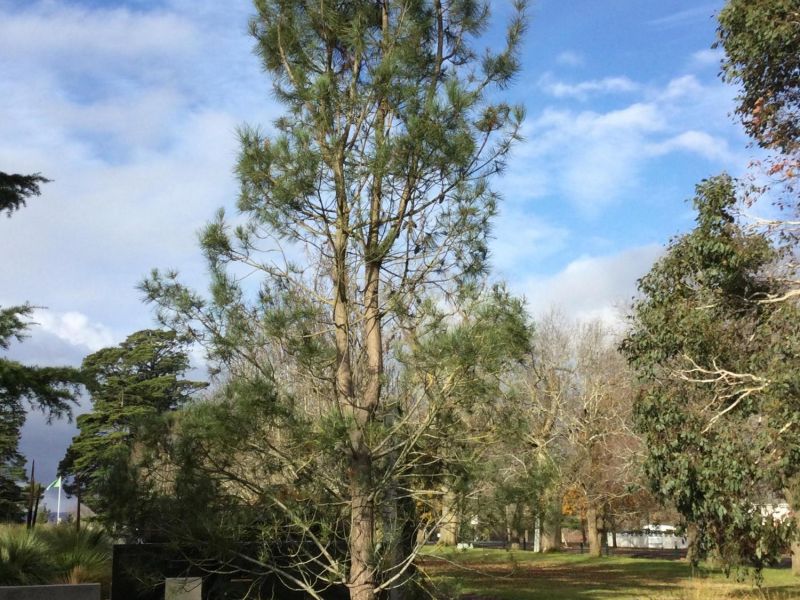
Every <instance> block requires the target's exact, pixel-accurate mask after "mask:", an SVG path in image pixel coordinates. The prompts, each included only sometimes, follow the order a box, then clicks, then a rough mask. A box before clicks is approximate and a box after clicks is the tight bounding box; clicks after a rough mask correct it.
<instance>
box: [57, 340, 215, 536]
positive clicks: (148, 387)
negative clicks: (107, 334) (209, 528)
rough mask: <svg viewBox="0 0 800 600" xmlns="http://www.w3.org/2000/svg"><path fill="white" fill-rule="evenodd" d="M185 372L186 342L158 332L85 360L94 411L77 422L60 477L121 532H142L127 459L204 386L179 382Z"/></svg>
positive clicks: (134, 476)
mask: <svg viewBox="0 0 800 600" xmlns="http://www.w3.org/2000/svg"><path fill="white" fill-rule="evenodd" d="M188 368H189V359H188V355H187V351H186V344H185V340H182V339H181V338H179V337H178V336H177V334H176V333H175V332H174V331H162V330H144V331H137V332H136V333H133V334H131V335H129V336H128V337H127V338H126V339H125V341H124V342H122V343H121V344H119V345H118V346H113V347H110V348H104V349H102V350H99V351H97V352H95V353H93V354H91V355H89V356H87V357H86V358H85V359H84V360H83V365H82V373H83V378H84V380H85V382H86V388H87V390H88V391H89V394H90V396H91V400H92V410H91V411H90V412H88V413H86V414H83V415H80V416H79V417H78V418H77V424H78V429H79V430H80V431H79V433H78V435H77V436H75V438H73V440H72V444H71V445H70V446H69V448H68V449H67V452H66V455H65V457H64V459H63V460H62V461H61V463H60V464H59V474H61V475H63V476H67V477H68V476H72V478H73V481H72V483H71V485H69V486H66V488H65V489H66V490H67V492H68V493H76V492H77V491H78V489H77V487H78V486H80V488H81V489H80V492H81V496H82V497H81V501H82V502H83V503H85V504H86V505H87V506H89V507H90V508H92V510H94V511H95V512H96V513H97V514H98V515H99V517H100V518H101V519H103V520H104V521H106V522H107V523H108V524H109V525H112V526H113V527H114V528H115V529H116V530H117V531H118V532H120V533H128V534H130V533H131V532H133V531H135V530H137V528H142V527H146V526H147V523H146V519H145V516H144V513H145V512H146V510H145V509H146V507H144V506H142V505H141V504H142V503H141V498H142V497H144V490H142V489H139V488H140V487H141V486H143V485H144V484H143V482H142V481H141V478H140V477H139V476H138V473H137V468H136V463H135V461H134V460H133V458H132V457H133V454H134V452H136V451H137V446H138V451H139V453H141V452H142V451H143V448H142V445H143V443H144V441H145V439H147V438H148V437H153V436H154V434H155V430H161V431H162V432H163V431H164V429H165V427H166V425H165V423H164V422H163V417H164V416H165V415H166V414H167V413H169V412H171V411H175V410H176V409H178V408H179V407H181V406H183V405H184V404H185V403H186V402H187V401H188V400H189V398H190V396H191V394H192V393H193V392H195V391H196V390H198V389H201V388H203V387H205V384H204V383H200V382H195V381H188V380H185V379H182V375H183V374H184V372H185V371H186V370H187V369H188ZM143 521H145V522H143Z"/></svg>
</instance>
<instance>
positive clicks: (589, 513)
mask: <svg viewBox="0 0 800 600" xmlns="http://www.w3.org/2000/svg"><path fill="white" fill-rule="evenodd" d="M597 520H598V516H597V507H596V506H593V505H589V507H588V508H587V509H586V528H587V530H588V531H587V534H588V538H589V554H590V555H591V556H595V557H599V556H601V555H602V553H603V548H602V546H601V543H600V542H601V540H600V529H599V528H598V526H597Z"/></svg>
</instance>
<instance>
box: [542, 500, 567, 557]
mask: <svg viewBox="0 0 800 600" xmlns="http://www.w3.org/2000/svg"><path fill="white" fill-rule="evenodd" d="M561 504H562V498H561V496H558V497H557V498H555V499H554V500H553V502H551V504H550V506H548V507H547V510H545V514H544V518H543V519H542V530H541V535H540V539H541V547H542V552H555V551H558V550H561V519H562V515H561Z"/></svg>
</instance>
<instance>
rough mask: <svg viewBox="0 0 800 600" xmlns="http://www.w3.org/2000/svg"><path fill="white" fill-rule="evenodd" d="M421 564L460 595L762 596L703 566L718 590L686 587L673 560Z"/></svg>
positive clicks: (474, 598)
mask: <svg viewBox="0 0 800 600" xmlns="http://www.w3.org/2000/svg"><path fill="white" fill-rule="evenodd" d="M532 557H535V558H532ZM421 566H422V568H423V569H424V570H425V571H426V572H427V573H428V574H429V575H431V576H432V577H433V580H434V581H435V582H436V583H437V584H438V585H439V586H440V587H441V588H442V589H443V590H446V591H447V595H449V596H451V597H460V598H462V600H545V599H548V600H589V599H593V600H601V599H603V600H605V599H611V598H641V599H644V600H650V599H653V600H655V599H658V600H660V599H662V598H675V599H677V600H682V599H683V598H687V599H689V600H694V598H715V597H727V598H734V597H735V598H742V599H745V598H747V599H748V600H749V599H750V598H758V597H760V596H759V595H758V593H757V592H755V591H754V590H753V589H752V587H751V586H750V585H748V584H744V587H743V588H739V589H736V588H737V586H736V584H735V582H733V581H726V580H724V579H720V578H719V577H710V573H709V572H706V571H703V570H699V571H696V572H695V573H694V577H695V578H696V579H695V581H698V580H704V579H705V578H707V579H708V587H709V588H710V589H709V590H708V591H711V589H718V591H719V592H720V596H716V595H715V593H714V592H712V595H706V593H703V594H702V595H700V596H698V595H696V594H693V593H687V592H686V589H685V585H686V583H687V582H688V581H689V580H691V578H692V576H693V574H692V569H691V568H690V567H689V565H687V564H686V563H685V562H680V561H675V560H658V559H632V558H619V557H611V558H599V559H594V558H589V557H588V556H585V555H564V554H554V555H545V556H542V555H531V554H525V553H505V552H502V551H490V552H489V553H485V552H484V553H477V552H476V553H474V554H469V553H468V554H464V555H457V554H450V553H442V554H439V555H434V556H430V557H426V558H425V559H424V560H423V561H422V562H421ZM734 594H735V595H734ZM764 598H767V599H770V600H772V599H773V598H777V599H784V598H800V587H798V586H797V585H796V584H793V583H786V584H785V585H784V583H783V582H780V583H778V582H776V583H774V584H770V585H769V588H768V589H767V593H766V595H765V596H764Z"/></svg>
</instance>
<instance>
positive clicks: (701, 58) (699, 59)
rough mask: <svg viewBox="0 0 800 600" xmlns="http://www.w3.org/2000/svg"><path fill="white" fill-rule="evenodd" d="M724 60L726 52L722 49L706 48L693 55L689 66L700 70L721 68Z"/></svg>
mask: <svg viewBox="0 0 800 600" xmlns="http://www.w3.org/2000/svg"><path fill="white" fill-rule="evenodd" d="M723 58H725V52H724V51H723V50H722V48H704V49H703V50H698V51H697V52H695V53H694V54H692V58H691V61H690V62H689V66H690V67H694V68H698V69H703V68H707V67H711V66H714V67H719V65H720V63H721V62H722V59H723Z"/></svg>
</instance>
